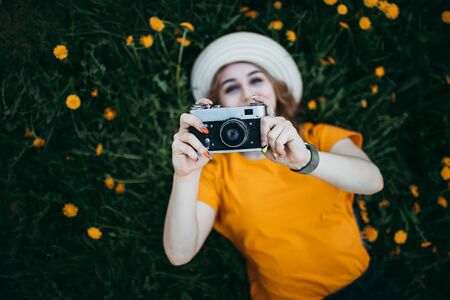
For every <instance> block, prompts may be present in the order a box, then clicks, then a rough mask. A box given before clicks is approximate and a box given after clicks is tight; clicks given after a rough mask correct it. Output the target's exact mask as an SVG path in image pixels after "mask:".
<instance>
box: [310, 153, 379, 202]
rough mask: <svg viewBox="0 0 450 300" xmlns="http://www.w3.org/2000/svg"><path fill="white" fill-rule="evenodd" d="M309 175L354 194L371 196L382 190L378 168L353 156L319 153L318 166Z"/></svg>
mask: <svg viewBox="0 0 450 300" xmlns="http://www.w3.org/2000/svg"><path fill="white" fill-rule="evenodd" d="M310 175H312V176H314V177H317V178H320V179H322V180H325V181H326V182H328V183H331V184H333V185H335V186H337V187H339V188H340V189H342V190H345V191H347V192H352V193H356V194H363V195H371V194H375V193H377V192H379V191H381V190H382V189H383V176H382V175H381V173H380V170H379V169H378V167H377V166H376V165H374V164H373V163H372V162H371V161H368V160H365V159H362V158H359V157H354V156H347V155H342V154H335V153H330V152H319V165H318V167H317V168H316V169H315V170H314V171H313V172H311V173H310Z"/></svg>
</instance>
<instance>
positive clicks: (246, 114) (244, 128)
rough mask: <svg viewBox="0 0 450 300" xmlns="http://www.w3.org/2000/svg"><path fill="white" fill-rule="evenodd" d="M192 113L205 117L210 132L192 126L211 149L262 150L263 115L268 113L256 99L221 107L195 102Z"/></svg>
mask: <svg viewBox="0 0 450 300" xmlns="http://www.w3.org/2000/svg"><path fill="white" fill-rule="evenodd" d="M190 113H191V114H193V115H195V116H197V117H198V118H199V119H200V120H202V122H203V124H205V125H206V126H207V129H208V131H209V133H208V134H205V133H201V132H199V131H198V130H197V129H196V128H194V127H192V126H191V127H190V128H189V132H191V133H192V134H194V135H195V136H196V137H197V138H198V139H199V141H200V142H201V143H202V144H203V145H204V146H205V147H206V149H208V151H209V152H210V153H226V152H248V151H259V150H261V129H260V124H261V117H264V116H266V115H267V109H266V106H265V105H264V104H263V103H260V102H255V103H251V104H250V105H249V106H240V107H220V105H209V104H195V105H192V106H191V110H190Z"/></svg>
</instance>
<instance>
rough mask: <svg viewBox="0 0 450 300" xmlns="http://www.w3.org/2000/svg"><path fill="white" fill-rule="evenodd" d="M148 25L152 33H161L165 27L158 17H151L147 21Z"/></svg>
mask: <svg viewBox="0 0 450 300" xmlns="http://www.w3.org/2000/svg"><path fill="white" fill-rule="evenodd" d="M148 23H149V25H150V27H151V28H152V29H153V30H154V31H158V32H160V31H162V30H163V29H164V27H165V26H164V23H163V21H161V19H160V18H158V17H151V18H150V19H148Z"/></svg>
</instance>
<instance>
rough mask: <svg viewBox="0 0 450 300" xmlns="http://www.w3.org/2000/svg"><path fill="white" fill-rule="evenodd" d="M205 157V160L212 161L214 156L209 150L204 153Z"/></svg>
mask: <svg viewBox="0 0 450 300" xmlns="http://www.w3.org/2000/svg"><path fill="white" fill-rule="evenodd" d="M203 156H204V157H205V158H207V159H212V156H211V154H209V152H208V150H205V151H204V152H203Z"/></svg>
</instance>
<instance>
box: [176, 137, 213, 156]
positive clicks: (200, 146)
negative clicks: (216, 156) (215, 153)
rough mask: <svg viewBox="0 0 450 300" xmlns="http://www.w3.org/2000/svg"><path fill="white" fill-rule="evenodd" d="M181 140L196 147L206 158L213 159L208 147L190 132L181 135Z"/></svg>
mask: <svg viewBox="0 0 450 300" xmlns="http://www.w3.org/2000/svg"><path fill="white" fill-rule="evenodd" d="M179 140H180V141H182V142H184V143H186V144H189V145H190V146H191V147H192V148H194V149H195V151H197V152H198V153H200V154H201V155H203V156H204V157H205V158H208V159H211V158H212V157H211V154H210V153H209V151H208V149H206V148H205V146H203V144H202V143H201V142H200V141H199V140H198V138H197V137H196V136H195V135H193V134H192V133H190V132H186V133H183V134H181V135H180V137H179Z"/></svg>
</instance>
